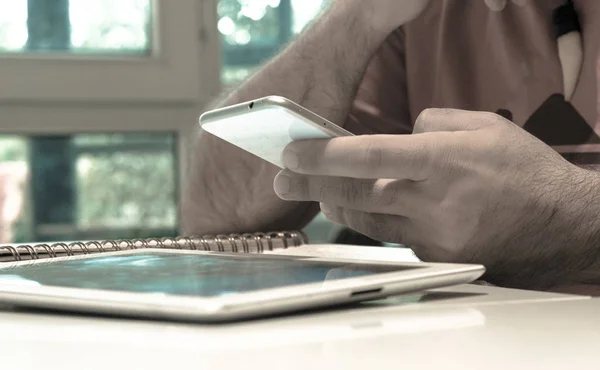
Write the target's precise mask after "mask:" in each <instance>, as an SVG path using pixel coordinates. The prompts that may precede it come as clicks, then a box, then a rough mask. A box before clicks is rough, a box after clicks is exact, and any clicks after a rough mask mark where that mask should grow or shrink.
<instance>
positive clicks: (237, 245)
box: [0, 231, 307, 262]
mask: <svg viewBox="0 0 600 370" xmlns="http://www.w3.org/2000/svg"><path fill="white" fill-rule="evenodd" d="M306 243H307V239H306V236H305V235H304V234H303V233H302V232H298V231H280V232H269V233H254V234H229V235H217V236H211V235H205V236H189V237H186V236H179V237H176V238H170V237H167V238H148V239H118V240H105V241H88V242H81V241H76V242H72V243H68V244H67V243H54V244H36V245H28V244H25V245H18V246H0V262H7V261H26V260H37V259H46V258H55V257H69V256H79V255H87V254H92V253H103V252H115V251H122V250H134V249H146V248H161V249H183V250H202V251H213V252H234V253H263V252H265V251H272V250H275V249H280V248H284V249H286V248H290V247H297V246H300V245H302V244H306Z"/></svg>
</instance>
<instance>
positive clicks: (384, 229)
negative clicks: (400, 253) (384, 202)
mask: <svg viewBox="0 0 600 370" xmlns="http://www.w3.org/2000/svg"><path fill="white" fill-rule="evenodd" d="M321 211H323V214H324V215H325V217H326V218H327V219H328V220H330V221H331V222H334V223H337V224H340V225H345V226H347V227H349V228H350V229H352V230H355V231H357V232H359V233H361V234H363V235H365V236H368V237H369V238H371V239H375V240H378V241H381V242H388V243H398V244H411V243H413V241H412V238H411V235H410V225H411V223H410V220H409V219H408V218H406V217H402V216H394V215H383V214H378V213H369V212H362V211H357V210H353V209H348V208H342V207H335V206H330V205H327V204H321Z"/></svg>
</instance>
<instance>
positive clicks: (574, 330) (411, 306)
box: [0, 251, 600, 370]
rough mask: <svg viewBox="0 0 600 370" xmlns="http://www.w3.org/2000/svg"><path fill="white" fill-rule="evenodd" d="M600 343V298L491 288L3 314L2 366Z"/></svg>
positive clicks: (360, 361)
mask: <svg viewBox="0 0 600 370" xmlns="http://www.w3.org/2000/svg"><path fill="white" fill-rule="evenodd" d="M333 252H334V253H338V251H333ZM385 253H389V252H387V251H386V252H385ZM392 257H393V256H392ZM415 302H417V303H415ZM599 346H600V300H592V299H589V298H587V297H581V296H568V295H559V294H545V293H534V292H523V291H514V290H508V289H501V288H492V287H483V286H460V287H454V288H449V289H441V290H438V291H434V292H433V293H430V294H428V295H424V296H421V297H405V298H392V299H389V300H385V301H381V302H374V303H370V304H365V305H362V306H360V307H355V308H352V309H337V310H331V311H321V312H313V313H306V314H301V315H295V316H286V317H280V318H275V319H268V320H257V321H252V322H246V323H238V324H228V325H212V326H211V325H188V324H179V323H168V322H151V321H136V320H123V319H111V318H92V317H85V316H61V315H58V314H56V315H54V314H35V313H25V312H10V311H4V312H0V366H1V368H2V369H64V370H71V369H77V370H79V369H102V370H107V369H148V370H152V369H161V370H164V369H173V370H175V369H194V370H197V369H241V368H243V369H261V370H262V369H301V370H308V369H348V370H354V369H357V370H358V369H360V370H372V369H455V368H456V369H478V370H479V369H491V370H495V369H511V370H512V369H544V370H554V369H577V368H581V369H584V368H585V369H588V368H589V369H592V368H599V367H600V349H599Z"/></svg>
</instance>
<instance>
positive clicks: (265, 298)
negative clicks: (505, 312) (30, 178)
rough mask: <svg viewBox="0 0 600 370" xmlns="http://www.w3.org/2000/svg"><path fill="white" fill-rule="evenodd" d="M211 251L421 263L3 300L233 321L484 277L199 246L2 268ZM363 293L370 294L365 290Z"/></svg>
mask: <svg viewBox="0 0 600 370" xmlns="http://www.w3.org/2000/svg"><path fill="white" fill-rule="evenodd" d="M149 253H163V254H190V253H192V254H196V253H197V254H208V255H221V256H231V257H235V258H253V257H255V256H261V257H268V258H276V259H278V258H281V259H292V260H298V259H302V260H306V259H308V260H311V261H315V262H332V263H347V264H354V265H358V266H360V265H382V266H398V267H416V268H411V269H408V270H403V271H398V272H385V273H376V274H373V275H369V276H361V277H354V278H345V279H340V280H332V281H326V282H318V283H308V284H298V285H288V286H283V287H277V288H268V289H262V290H257V291H251V292H241V293H237V294H232V295H227V296H216V297H190V296H180V295H168V294H162V293H137V292H126V291H113V290H101V289H85V288H70V287H59V286H27V285H19V284H15V285H11V284H0V302H2V303H7V304H15V305H24V306H28V307H39V308H48V309H61V310H68V311H84V312H92V313H103V314H115V315H126V316H134V317H146V318H159V319H174V320H185V321H228V320H236V319H243V318H249V317H256V316H263V315H269V314H276V313H284V312H289V311H297V310H301V309H309V308H317V307H324V306H330V305H336V304H344V303H350V302H356V301H364V300H372V299H379V298H384V297H386V296H390V295H397V294H404V293H414V292H418V291H422V290H425V289H433V288H441V287H444V286H450V285H455V284H461V283H469V282H472V281H474V280H475V279H477V278H478V277H480V276H481V275H482V274H483V273H484V271H485V268H484V267H483V266H480V265H463V264H431V263H422V262H383V261H370V260H353V259H338V258H320V257H312V256H311V257H303V256H292V255H274V254H269V255H255V254H241V253H220V252H208V251H195V250H167V249H152V248H149V249H138V250H128V251H117V252H106V253H102V254H91V255H83V256H70V257H57V258H52V259H42V260H29V261H19V262H9V263H5V264H1V265H0V270H6V269H12V268H19V267H24V266H27V265H34V264H46V263H56V262H60V261H72V260H79V259H91V258H98V257H111V256H120V255H135V254H149ZM361 292H366V293H364V294H361ZM369 292H371V293H369Z"/></svg>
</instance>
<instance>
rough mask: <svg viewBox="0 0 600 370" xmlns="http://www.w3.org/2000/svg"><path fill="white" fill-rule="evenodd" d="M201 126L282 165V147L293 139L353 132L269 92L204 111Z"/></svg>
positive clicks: (217, 135)
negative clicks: (248, 99)
mask: <svg viewBox="0 0 600 370" xmlns="http://www.w3.org/2000/svg"><path fill="white" fill-rule="evenodd" d="M200 126H201V128H202V129H203V130H204V131H206V132H209V133H210V134H212V135H214V136H216V137H219V138H221V139H223V140H225V141H227V142H229V143H231V144H233V145H235V146H237V147H239V148H241V149H243V150H245V151H247V152H249V153H251V154H253V155H255V156H257V157H259V158H262V159H263V160H265V161H267V162H270V163H272V164H274V165H276V166H278V167H280V168H283V163H282V161H281V154H282V152H283V149H285V147H286V146H287V145H288V144H289V143H291V142H292V141H296V140H307V139H331V138H335V137H341V136H353V134H352V133H350V132H349V131H346V130H344V129H343V128H341V127H340V126H338V125H336V124H334V123H332V122H329V121H328V120H326V119H325V118H323V117H320V116H319V115H317V114H315V113H313V112H311V111H309V110H308V109H306V108H304V107H302V106H300V105H298V104H296V103H294V102H293V101H291V100H289V99H286V98H283V97H280V96H268V97H265V98H261V99H258V100H253V101H249V102H246V103H241V104H236V105H232V106H229V107H225V108H220V109H216V110H212V111H209V112H206V113H204V114H203V115H201V116H200Z"/></svg>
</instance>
